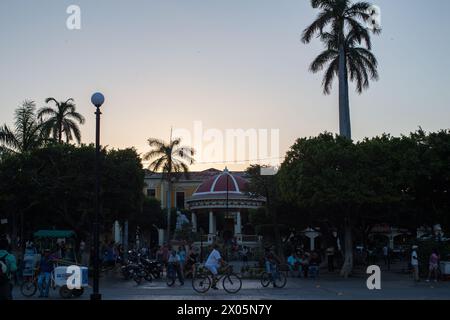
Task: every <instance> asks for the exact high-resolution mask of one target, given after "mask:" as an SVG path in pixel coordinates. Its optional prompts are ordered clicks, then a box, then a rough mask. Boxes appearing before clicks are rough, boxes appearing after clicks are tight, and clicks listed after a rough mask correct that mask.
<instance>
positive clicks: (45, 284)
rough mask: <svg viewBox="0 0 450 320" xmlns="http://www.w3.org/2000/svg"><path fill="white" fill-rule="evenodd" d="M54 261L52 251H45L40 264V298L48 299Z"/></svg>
mask: <svg viewBox="0 0 450 320" xmlns="http://www.w3.org/2000/svg"><path fill="white" fill-rule="evenodd" d="M53 262H54V259H53V257H51V255H50V250H49V249H45V250H44V254H43V255H42V257H41V261H40V263H39V276H38V288H39V298H48V291H49V289H50V279H51V274H52V272H53V270H54V265H53Z"/></svg>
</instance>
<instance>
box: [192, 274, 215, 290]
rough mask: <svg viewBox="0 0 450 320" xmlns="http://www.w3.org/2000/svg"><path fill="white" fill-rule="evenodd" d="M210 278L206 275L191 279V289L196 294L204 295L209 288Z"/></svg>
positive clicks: (198, 275)
mask: <svg viewBox="0 0 450 320" xmlns="http://www.w3.org/2000/svg"><path fill="white" fill-rule="evenodd" d="M211 284H212V283H211V278H210V277H208V276H207V275H206V274H197V275H195V276H194V277H193V278H192V288H194V290H195V291H197V292H198V293H206V292H207V291H208V290H209V289H210V288H211Z"/></svg>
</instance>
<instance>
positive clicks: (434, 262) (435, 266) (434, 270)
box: [427, 249, 439, 282]
mask: <svg viewBox="0 0 450 320" xmlns="http://www.w3.org/2000/svg"><path fill="white" fill-rule="evenodd" d="M428 268H429V271H428V279H427V282H430V279H431V275H432V274H433V277H434V282H437V281H438V271H439V254H438V252H437V250H436V249H433V251H432V252H431V255H430V260H429V266H428Z"/></svg>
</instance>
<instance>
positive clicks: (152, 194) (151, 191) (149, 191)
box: [147, 189, 156, 198]
mask: <svg viewBox="0 0 450 320" xmlns="http://www.w3.org/2000/svg"><path fill="white" fill-rule="evenodd" d="M147 197H149V198H156V190H155V189H147Z"/></svg>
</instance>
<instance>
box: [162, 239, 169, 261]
mask: <svg viewBox="0 0 450 320" xmlns="http://www.w3.org/2000/svg"><path fill="white" fill-rule="evenodd" d="M169 256H170V250H169V245H168V244H164V245H163V247H162V262H163V263H164V264H165V265H167V261H168V259H169Z"/></svg>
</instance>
